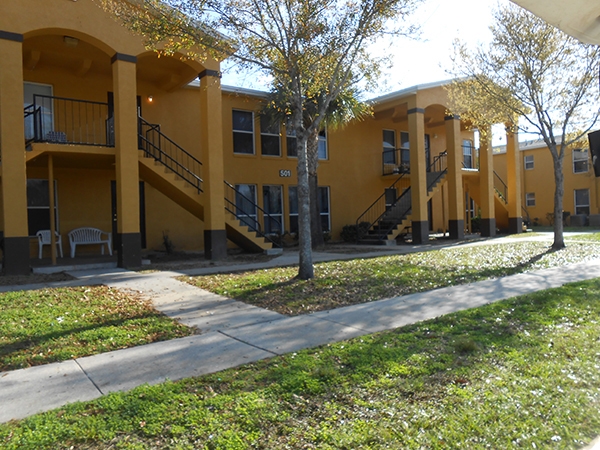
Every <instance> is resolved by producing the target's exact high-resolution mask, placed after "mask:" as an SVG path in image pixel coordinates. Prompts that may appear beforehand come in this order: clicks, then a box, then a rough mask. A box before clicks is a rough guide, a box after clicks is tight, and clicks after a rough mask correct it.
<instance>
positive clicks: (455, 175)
mask: <svg viewBox="0 0 600 450" xmlns="http://www.w3.org/2000/svg"><path fill="white" fill-rule="evenodd" d="M445 120H446V148H447V149H448V175H447V176H448V206H449V216H450V217H449V222H448V228H449V229H450V238H451V239H464V237H465V221H464V215H465V202H464V197H465V194H464V192H463V186H462V184H463V182H462V156H463V155H462V142H461V137H460V117H459V116H446V118H445Z"/></svg>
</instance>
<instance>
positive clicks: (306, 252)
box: [296, 133, 315, 280]
mask: <svg viewBox="0 0 600 450" xmlns="http://www.w3.org/2000/svg"><path fill="white" fill-rule="evenodd" d="M296 138H297V143H298V244H299V250H300V263H299V267H298V276H297V277H298V278H300V279H301V280H310V279H311V278H314V276H315V273H314V268H313V261H312V244H311V236H310V195H309V181H308V161H307V154H306V153H307V152H306V133H303V134H302V135H301V136H300V135H296Z"/></svg>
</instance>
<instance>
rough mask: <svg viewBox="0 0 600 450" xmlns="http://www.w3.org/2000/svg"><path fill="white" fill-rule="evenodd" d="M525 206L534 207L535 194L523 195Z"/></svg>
mask: <svg viewBox="0 0 600 450" xmlns="http://www.w3.org/2000/svg"><path fill="white" fill-rule="evenodd" d="M525 206H535V192H527V193H526V194H525Z"/></svg>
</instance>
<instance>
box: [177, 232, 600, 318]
mask: <svg viewBox="0 0 600 450" xmlns="http://www.w3.org/2000/svg"><path fill="white" fill-rule="evenodd" d="M599 256H600V245H598V244H596V243H595V242H590V243H589V244H587V243H572V244H570V245H569V246H567V248H565V249H563V250H560V251H556V252H550V251H549V243H542V242H522V243H521V242H520V243H516V244H499V245H475V246H470V247H460V248H454V249H440V250H435V251H429V252H420V253H412V254H407V255H394V256H384V257H377V258H370V259H354V260H350V261H333V262H326V263H319V264H316V265H315V278H314V279H312V280H309V281H302V280H298V279H296V278H294V277H295V275H296V274H297V268H295V267H285V268H277V269H265V270H257V271H252V272H243V273H230V274H220V275H207V276H198V277H187V276H185V277H181V278H180V279H181V280H183V281H187V282H189V283H191V284H193V285H195V286H198V287H200V288H202V289H206V290H208V291H211V292H215V293H217V294H220V295H224V296H227V297H231V298H235V299H238V300H241V301H244V302H247V303H251V304H253V305H256V306H260V307H262V308H266V309H270V310H274V311H277V312H280V313H282V314H288V315H298V314H305V313H309V312H313V311H321V310H328V309H333V308H338V307H341V306H346V305H352V304H357V303H364V302H370V301H373V300H379V299H381V298H386V297H394V296H398V295H406V294H410V293H414V292H421V291H427V290H431V289H435V288H439V287H444V286H449V285H456V284H465V283H471V282H474V281H479V280H483V279H487V278H496V277H502V276H506V275H512V274H515V273H521V272H526V271H529V270H535V269H542V268H547V267H556V266H563V265H566V264H570V263H575V262H581V261H586V260H590V259H593V258H597V257H599Z"/></svg>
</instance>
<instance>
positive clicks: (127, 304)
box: [0, 286, 192, 372]
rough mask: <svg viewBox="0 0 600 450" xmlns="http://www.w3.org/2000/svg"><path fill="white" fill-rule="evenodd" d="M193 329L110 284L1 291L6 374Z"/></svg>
mask: <svg viewBox="0 0 600 450" xmlns="http://www.w3.org/2000/svg"><path fill="white" fill-rule="evenodd" d="M191 333H192V331H191V330H190V329H188V328H187V327H185V326H183V325H180V324H178V323H177V322H175V321H173V320H171V319H169V318H167V317H166V316H164V315H162V314H160V313H158V312H157V311H156V310H154V309H153V308H152V306H151V304H150V303H149V302H148V301H144V300H142V299H140V298H138V297H136V296H133V295H132V294H129V293H127V294H126V293H123V292H121V291H118V290H116V289H111V288H108V287H105V286H93V287H81V288H60V289H42V290H37V291H17V292H9V293H4V294H0V372H1V371H6V370H13V369H19V368H23V367H29V366H33V365H40V364H47V363H51V362H55V361H64V360H68V359H72V358H77V357H80V356H86V355H92V354H96V353H103V352H108V351H112V350H117V349H120V348H126V347H133V346H136V345H142V344H148V343H150V342H155V341H162V340H167V339H173V338H176V337H181V336H187V335H189V334H191Z"/></svg>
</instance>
